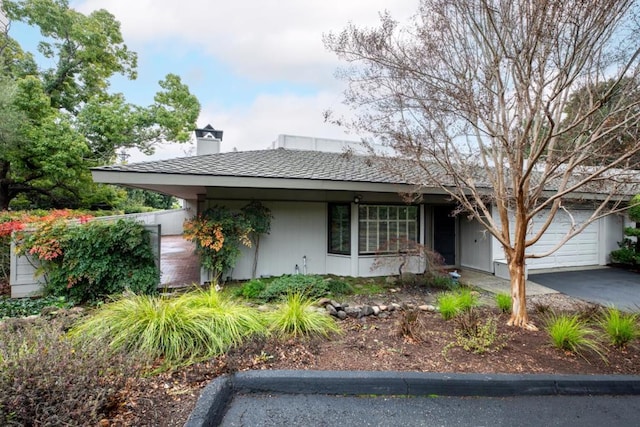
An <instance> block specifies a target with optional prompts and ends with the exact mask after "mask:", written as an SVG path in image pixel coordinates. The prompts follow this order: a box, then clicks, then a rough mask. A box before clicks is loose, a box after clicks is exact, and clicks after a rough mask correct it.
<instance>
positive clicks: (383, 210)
mask: <svg viewBox="0 0 640 427" xmlns="http://www.w3.org/2000/svg"><path fill="white" fill-rule="evenodd" d="M388 210H389V208H388V207H386V206H380V208H379V209H378V219H387V218H388Z"/></svg>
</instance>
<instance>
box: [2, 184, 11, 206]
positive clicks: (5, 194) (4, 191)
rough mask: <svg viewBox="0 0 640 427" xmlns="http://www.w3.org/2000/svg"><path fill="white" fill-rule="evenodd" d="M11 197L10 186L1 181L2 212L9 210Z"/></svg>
mask: <svg viewBox="0 0 640 427" xmlns="http://www.w3.org/2000/svg"><path fill="white" fill-rule="evenodd" d="M10 201H11V197H10V196H9V185H8V184H6V185H5V183H4V182H1V181H0V211H6V210H8V209H9V202H10Z"/></svg>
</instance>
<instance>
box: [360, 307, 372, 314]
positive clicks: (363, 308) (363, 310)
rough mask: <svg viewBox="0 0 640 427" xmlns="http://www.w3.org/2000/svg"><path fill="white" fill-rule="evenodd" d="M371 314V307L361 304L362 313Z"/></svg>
mask: <svg viewBox="0 0 640 427" xmlns="http://www.w3.org/2000/svg"><path fill="white" fill-rule="evenodd" d="M372 314H373V308H372V307H371V306H370V305H364V306H362V315H363V316H371V315H372Z"/></svg>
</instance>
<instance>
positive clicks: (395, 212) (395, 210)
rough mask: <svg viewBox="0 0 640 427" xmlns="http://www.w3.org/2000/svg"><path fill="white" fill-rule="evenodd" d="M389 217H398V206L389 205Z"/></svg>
mask: <svg viewBox="0 0 640 427" xmlns="http://www.w3.org/2000/svg"><path fill="white" fill-rule="evenodd" d="M389 219H398V207H397V206H389Z"/></svg>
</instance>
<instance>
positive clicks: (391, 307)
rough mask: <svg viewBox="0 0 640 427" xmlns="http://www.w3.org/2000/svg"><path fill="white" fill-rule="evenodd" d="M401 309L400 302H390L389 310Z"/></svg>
mask: <svg viewBox="0 0 640 427" xmlns="http://www.w3.org/2000/svg"><path fill="white" fill-rule="evenodd" d="M400 309H402V307H401V306H400V304H398V303H395V302H392V303H391V305H390V306H389V311H396V310H400Z"/></svg>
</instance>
